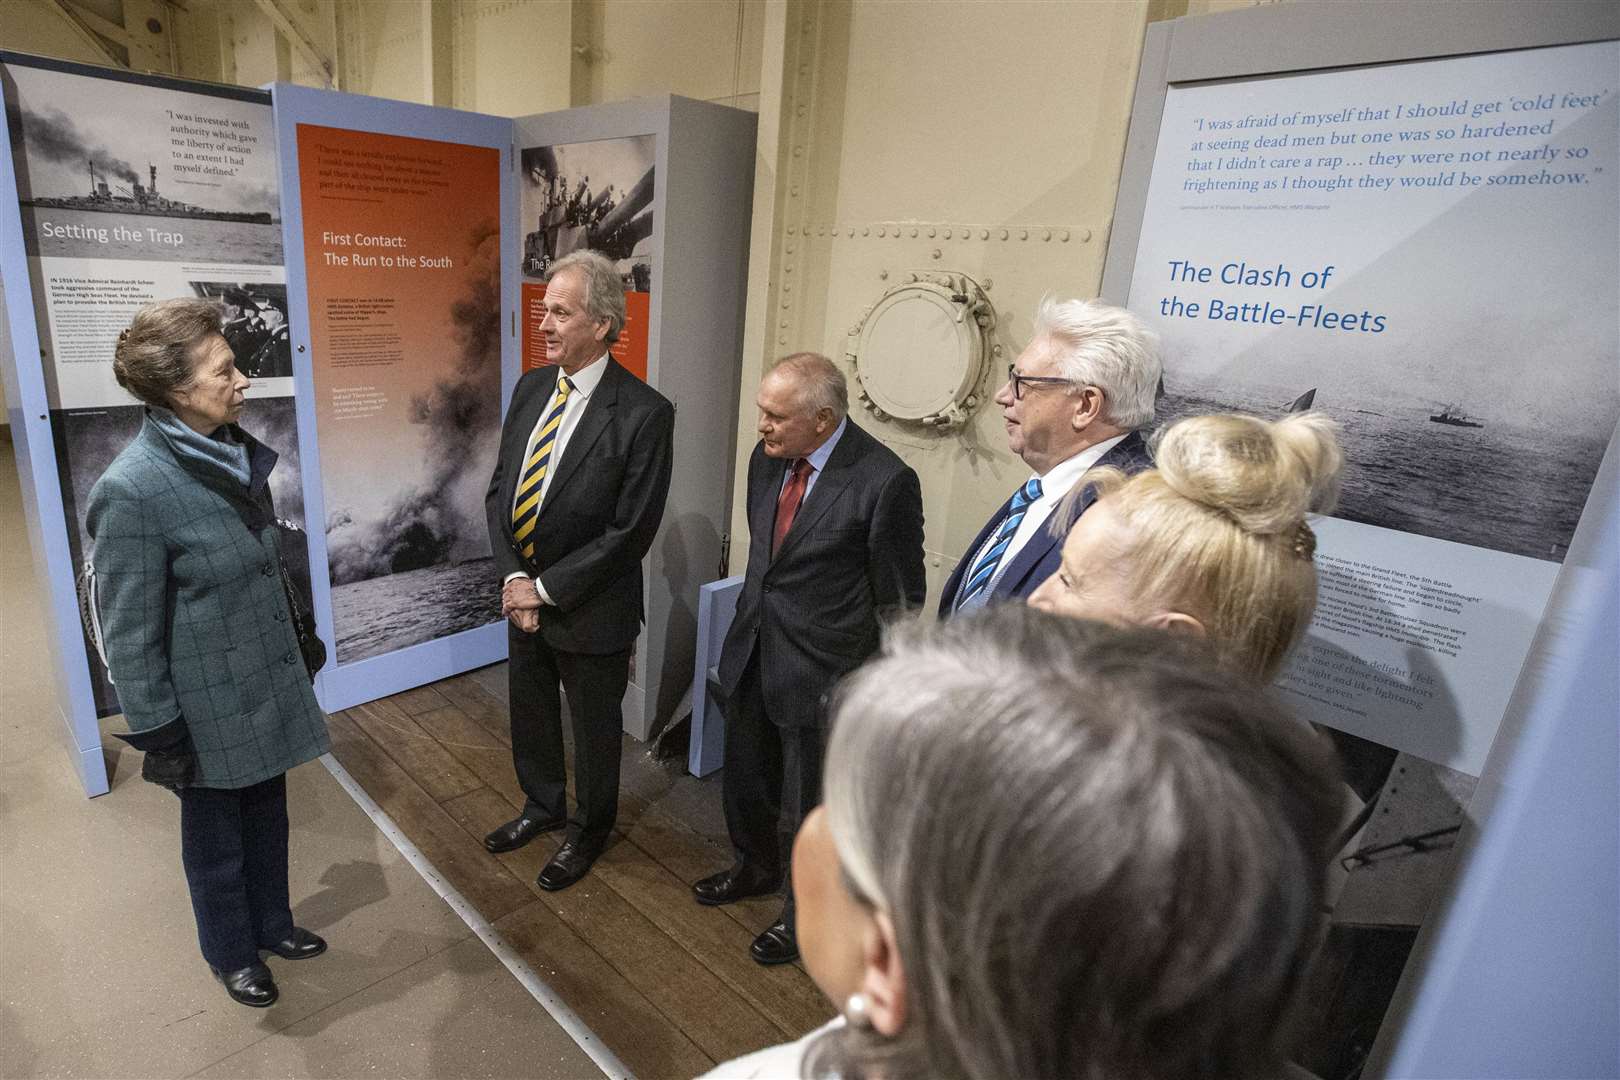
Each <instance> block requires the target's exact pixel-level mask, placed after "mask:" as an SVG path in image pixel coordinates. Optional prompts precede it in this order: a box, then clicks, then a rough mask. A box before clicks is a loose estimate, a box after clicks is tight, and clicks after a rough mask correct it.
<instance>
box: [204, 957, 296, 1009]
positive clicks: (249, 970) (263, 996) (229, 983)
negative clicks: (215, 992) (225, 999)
mask: <svg viewBox="0 0 1620 1080" xmlns="http://www.w3.org/2000/svg"><path fill="white" fill-rule="evenodd" d="M209 970H210V971H212V972H213V973H214V978H216V979H218V980H219V981H220V982H221V983H223V984H224V986H225V992H226V993H227V994H229V995H231V1000H232V1001H234V1002H237V1003H238V1004H241V1005H248V1006H251V1007H253V1008H255V1009H266V1008H269V1007H270V1006H271V1005H274V1004H275V1003H276V999H277V998H278V997H280V996H281V991H280V990H277V989H276V980H275V979H273V978H271V976H270V969H269V968H267V967H265V966H264V965H263V964H249V965H248V966H247V967H245V968H242V969H241V970H240V971H220V970H219V969H218V968H209Z"/></svg>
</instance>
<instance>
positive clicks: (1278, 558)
mask: <svg viewBox="0 0 1620 1080" xmlns="http://www.w3.org/2000/svg"><path fill="white" fill-rule="evenodd" d="M1336 431H1337V425H1335V424H1334V422H1333V421H1332V420H1331V419H1329V418H1328V417H1327V416H1326V415H1324V414H1322V413H1318V412H1307V413H1296V414H1294V415H1291V416H1287V417H1284V418H1283V419H1281V420H1276V421H1267V420H1261V419H1259V418H1258V417H1253V416H1241V415H1237V414H1222V415H1216V416H1194V417H1188V418H1186V419H1183V420H1179V421H1177V422H1176V423H1174V424H1171V425H1170V426H1169V427H1167V428H1165V429H1163V430H1162V431H1160V432H1159V434H1158V435H1157V436H1156V438H1155V440H1154V451H1153V459H1154V465H1155V467H1154V468H1153V469H1149V470H1147V471H1145V472H1140V473H1137V474H1136V475H1134V476H1130V477H1127V476H1125V475H1123V474H1121V473H1117V472H1114V471H1113V470H1100V471H1099V472H1094V473H1091V474H1088V475H1087V477H1086V482H1087V483H1088V484H1094V485H1095V487H1096V490H1097V494H1098V498H1097V501H1096V503H1095V504H1094V505H1093V506H1092V507H1091V509H1090V510H1089V511H1087V512H1086V514H1085V515H1084V516H1083V517H1081V518H1080V521H1079V523H1078V524H1077V525H1076V526H1075V527H1074V529H1073V530H1072V531H1071V532H1070V533H1069V536H1068V539H1067V540H1066V541H1065V543H1064V545H1063V561H1062V563H1061V565H1060V566H1059V568H1058V571H1057V573H1055V574H1053V575H1052V576H1051V577H1049V578H1047V579H1046V581H1045V582H1043V583H1042V584H1041V586H1040V587H1039V588H1038V589H1036V591H1035V592H1034V593H1033V594H1032V595H1031V596H1030V598H1029V603H1030V604H1031V605H1032V606H1034V607H1037V608H1041V609H1044V610H1046V611H1051V612H1054V613H1056V614H1060V615H1070V616H1074V617H1077V618H1091V619H1103V620H1105V621H1109V622H1116V623H1126V624H1133V625H1140V626H1150V627H1157V628H1159V629H1162V630H1166V631H1168V632H1170V633H1173V634H1177V633H1179V634H1188V635H1193V636H1197V637H1202V638H1206V639H1207V640H1208V644H1209V645H1210V647H1211V648H1212V649H1213V651H1214V653H1215V654H1216V656H1218V657H1219V658H1220V660H1221V661H1222V662H1223V663H1225V664H1226V665H1227V666H1228V667H1230V668H1231V669H1233V670H1235V671H1238V672H1241V673H1244V674H1246V675H1249V676H1251V677H1253V678H1255V679H1257V680H1261V681H1265V682H1269V681H1270V680H1272V679H1274V678H1275V677H1276V675H1277V673H1278V671H1279V670H1281V668H1282V664H1283V661H1284V660H1285V659H1286V658H1287V657H1288V654H1289V651H1290V650H1292V649H1293V647H1294V646H1295V645H1296V644H1297V643H1298V641H1299V639H1300V638H1301V637H1302V636H1303V635H1304V633H1305V628H1306V626H1308V625H1309V624H1310V621H1311V615H1312V613H1313V612H1314V611H1315V610H1316V567H1315V564H1314V562H1313V556H1314V554H1315V551H1316V536H1315V534H1314V533H1312V532H1311V527H1310V524H1309V522H1308V520H1307V519H1308V517H1309V516H1310V515H1312V514H1324V513H1327V512H1329V511H1330V510H1332V509H1333V505H1334V503H1335V501H1336V500H1337V497H1338V487H1339V474H1340V472H1341V470H1342V468H1343V465H1344V457H1343V455H1342V454H1341V452H1340V450H1339V443H1338V438H1337V436H1336V434H1335V433H1336Z"/></svg>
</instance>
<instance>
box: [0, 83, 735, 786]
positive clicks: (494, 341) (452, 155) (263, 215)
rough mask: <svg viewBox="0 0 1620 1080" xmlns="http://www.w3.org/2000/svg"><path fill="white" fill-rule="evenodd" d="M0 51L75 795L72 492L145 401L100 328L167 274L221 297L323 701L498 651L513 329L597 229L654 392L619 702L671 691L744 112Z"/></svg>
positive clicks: (3, 265) (659, 697)
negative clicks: (308, 83) (651, 517)
mask: <svg viewBox="0 0 1620 1080" xmlns="http://www.w3.org/2000/svg"><path fill="white" fill-rule="evenodd" d="M0 74H3V78H4V86H5V97H6V106H7V117H6V118H7V125H8V139H7V148H6V151H5V153H6V160H4V161H0V174H3V176H0V230H4V233H3V239H4V241H5V242H4V253H3V257H0V271H3V279H0V280H3V284H4V294H3V295H4V296H5V297H6V298H7V301H8V302H7V305H6V309H5V312H6V318H7V325H8V330H9V334H10V340H11V342H12V345H13V353H14V356H15V362H14V363H12V364H9V365H7V367H6V370H5V379H6V384H5V385H6V392H7V400H8V402H9V403H10V407H11V415H10V418H9V419H10V421H11V427H12V432H13V438H14V442H15V444H16V447H17V459H18V465H19V469H20V471H21V473H22V474H23V475H22V478H23V489H24V500H25V507H26V510H27V515H28V522H29V528H30V535H31V538H32V539H33V541H34V545H33V546H34V552H35V556H36V559H37V561H38V566H39V570H38V572H39V576H40V579H41V580H42V581H44V582H46V583H47V584H48V591H49V596H50V600H51V620H52V625H51V628H50V631H51V634H50V637H51V642H52V646H53V648H52V660H53V663H54V665H55V666H56V669H57V670H56V671H55V673H54V674H55V678H56V682H57V684H58V688H59V694H58V696H59V700H61V701H62V702H63V703H64V716H63V718H62V719H63V729H64V731H65V733H66V736H67V741H68V742H69V744H70V752H71V754H72V756H73V758H74V762H75V767H76V768H77V769H78V771H79V773H80V776H81V780H82V782H83V785H84V788H85V791H86V793H87V794H89V795H97V794H101V793H103V792H105V791H106V790H107V777H106V768H105V764H104V761H103V757H102V749H101V737H100V732H99V725H98V720H99V719H100V718H101V717H105V716H108V715H111V714H113V713H116V712H117V711H118V704H117V697H116V688H114V687H113V686H112V685H111V683H110V681H109V679H108V676H107V672H106V668H105V665H104V664H103V663H102V661H101V659H100V656H99V654H98V650H97V645H96V641H95V637H96V630H95V626H94V619H93V617H91V615H92V612H93V604H91V603H88V602H86V598H85V597H82V596H81V595H79V594H80V592H81V591H83V590H82V589H81V587H80V586H81V585H82V584H83V579H84V578H85V574H84V570H85V568H86V567H87V565H88V562H89V558H88V555H89V546H88V538H87V537H86V536H85V534H84V528H83V515H84V508H83V502H84V499H85V496H86V495H87V494H88V491H89V489H90V487H91V485H93V484H94V482H95V480H96V479H97V477H98V476H99V475H100V473H101V471H102V469H104V468H105V467H106V465H107V464H108V462H110V461H111V459H112V457H113V456H114V455H116V453H117V452H118V450H119V449H121V448H122V446H123V445H124V444H125V443H126V442H127V441H128V439H129V437H131V435H132V434H133V432H134V431H135V429H136V428H137V427H138V426H139V423H140V417H141V407H140V406H139V405H138V404H137V403H136V402H135V401H134V399H133V398H131V397H130V396H129V395H128V394H127V393H125V392H124V391H123V390H122V389H121V388H119V387H118V386H117V385H116V382H115V380H114V379H113V377H112V364H111V361H112V353H113V344H114V342H115V339H116V337H117V334H118V332H119V331H120V330H121V329H122V328H123V327H124V326H125V325H127V323H128V321H129V318H130V316H131V315H132V314H133V313H134V312H135V311H136V310H138V309H139V308H140V307H141V306H142V305H144V304H145V303H148V302H150V301H153V300H158V299H167V298H171V297H175V296H199V297H209V298H216V299H218V300H220V301H221V302H223V303H224V304H225V305H226V310H227V313H228V322H227V325H226V338H227V341H228V342H229V343H230V344H231V346H232V348H233V351H234V352H235V354H236V360H237V366H238V368H239V369H240V370H242V371H243V372H244V373H245V374H246V375H248V377H249V378H250V379H251V380H252V381H253V386H252V388H251V389H250V390H249V392H248V397H249V399H250V402H249V408H248V412H247V414H246V416H245V417H244V424H245V426H246V427H247V428H249V429H250V430H252V431H253V432H254V433H255V434H256V435H257V436H259V437H260V438H261V439H263V440H264V441H265V442H266V443H268V444H270V445H271V446H272V447H273V448H274V449H276V450H277V451H278V452H279V453H280V455H281V464H280V466H279V467H278V469H277V471H276V473H275V474H274V476H273V480H274V483H275V490H274V496H275V500H276V506H277V510H278V514H279V515H280V516H281V517H282V518H283V519H284V521H285V523H286V524H288V525H289V526H291V527H292V528H293V530H294V531H292V532H290V533H289V534H288V535H289V536H291V537H293V538H294V539H295V540H296V538H297V537H298V536H299V535H300V531H301V532H302V533H303V534H304V535H306V536H307V552H306V551H305V550H297V551H294V552H292V553H291V554H292V555H293V557H292V558H291V559H290V560H289V561H290V562H291V563H292V571H293V573H294V575H295V576H297V577H298V578H299V579H300V584H302V583H303V580H304V578H305V573H306V571H305V568H304V563H305V556H306V554H307V559H308V571H307V582H308V588H309V591H310V594H311V595H312V597H313V600H314V604H313V607H314V614H315V622H316V626H317V630H318V633H319V635H320V637H321V638H322V640H323V641H324V642H325V643H326V646H327V650H328V662H327V664H326V666H325V667H324V668H323V669H322V670H321V672H320V673H319V674H318V675H317V677H316V686H315V689H316V694H317V697H318V698H319V699H320V701H321V704H322V706H323V707H324V708H326V709H328V710H329V711H335V710H338V709H343V708H347V707H349V706H351V705H355V704H358V703H361V702H365V701H369V700H372V699H375V698H378V697H382V696H386V695H388V694H393V693H398V692H400V691H402V690H406V689H409V688H411V687H414V686H418V685H421V684H423V683H427V682H430V681H433V680H436V679H440V678H444V677H447V676H450V675H453V674H456V673H459V672H463V671H467V670H470V669H472V668H475V667H479V666H482V665H485V664H489V663H492V662H495V661H497V660H500V659H503V658H504V657H505V652H506V628H505V625H504V620H502V619H501V616H500V606H499V587H500V583H499V581H497V580H495V574H494V571H493V568H492V566H493V564H492V561H491V558H490V551H489V540H488V536H487V532H486V525H485V517H484V511H483V499H484V493H485V490H486V489H487V486H488V480H489V476H490V472H491V470H492V468H493V462H494V454H495V450H496V443H497V441H498V438H499V431H500V424H501V418H502V414H503V411H504V408H505V405H506V402H507V401H508V400H509V399H510V396H511V392H512V388H513V386H514V384H515V383H516V380H517V378H518V376H519V375H520V374H521V371H522V370H524V365H525V360H524V350H525V347H526V345H527V347H528V348H529V349H530V356H531V360H530V361H529V362H530V364H531V366H532V363H533V359H532V357H533V355H534V334H535V329H536V324H537V323H538V317H537V316H535V317H532V318H531V315H530V310H531V309H530V308H529V307H528V306H527V303H528V302H529V301H532V299H533V298H534V297H536V296H538V295H541V294H543V282H542V281H541V278H542V277H543V274H544V271H545V269H546V266H547V265H548V263H549V261H550V260H552V259H554V258H556V257H559V256H560V255H562V254H566V253H567V252H568V251H572V250H576V249H579V248H584V247H598V248H600V249H602V250H605V251H606V252H607V253H608V254H609V256H610V257H611V258H613V259H614V261H615V262H616V264H617V265H618V267H619V269H620V271H621V274H622V276H623V279H624V281H625V288H626V293H627V301H628V303H629V308H630V325H629V327H628V328H627V332H626V335H625V341H624V342H623V343H621V345H620V346H619V347H618V348H617V350H616V355H617V354H619V353H623V354H624V355H622V356H620V359H621V360H622V361H623V362H625V363H626V365H627V366H628V367H630V368H631V370H632V371H634V372H635V373H636V374H637V375H638V376H640V377H642V378H644V379H646V380H647V381H648V382H649V383H651V384H652V385H654V386H655V387H657V388H658V389H659V390H660V391H661V392H663V393H664V394H665V395H666V396H667V397H669V398H670V399H671V400H672V401H674V402H675V404H676V407H677V421H676V433H675V440H676V454H677V471H676V478H675V481H674V483H673V485H672V487H671V491H670V496H669V503H668V510H667V513H666V516H665V523H664V528H663V529H662V530H661V532H660V534H659V537H658V539H657V540H656V541H655V545H654V549H653V552H652V553H651V554H650V555H649V558H648V571H649V572H648V574H647V579H648V584H647V595H646V596H645V597H644V601H645V608H646V612H647V617H646V626H645V628H644V630H643V633H642V636H641V639H640V641H639V642H638V644H637V650H636V660H635V663H634V667H633V671H632V680H631V686H630V689H629V691H628V693H627V697H626V706H627V708H626V716H625V724H626V730H627V731H629V732H630V733H631V734H633V735H636V736H637V737H639V738H646V737H648V736H649V735H650V734H651V733H653V732H654V731H655V730H656V729H657V727H658V726H660V725H661V724H664V723H667V722H669V721H670V720H671V719H673V718H674V717H675V716H676V715H678V714H679V710H680V709H681V708H682V707H683V706H684V703H685V695H687V694H688V693H689V682H690V670H691V663H692V650H693V641H694V637H695V633H696V613H695V608H696V597H697V590H698V587H699V585H700V584H701V583H702V582H703V581H706V580H708V579H709V578H711V577H713V576H714V575H713V573H712V571H713V568H714V567H716V566H718V565H719V563H720V559H721V546H722V541H721V533H722V530H723V528H724V523H725V522H726V521H727V520H728V509H727V507H728V503H729V498H730V468H731V458H732V454H731V446H730V432H731V431H732V429H733V428H734V426H735V414H736V407H737V402H736V394H737V370H738V367H739V351H740V347H741V328H742V304H743V289H744V283H745V279H746V260H747V230H748V224H749V208H750V201H751V195H752V169H753V133H754V125H755V118H754V117H753V115H752V114H749V113H744V112H741V111H739V110H735V109H728V108H723V107H719V106H713V105H708V104H705V103H701V102H692V101H687V100H684V99H680V98H675V97H665V98H658V99H650V100H647V101H640V102H630V103H625V104H623V105H613V106H599V107H593V108H588V109H577V110H568V111H565V112H561V113H549V114H537V115H535V116H530V117H524V118H521V119H518V120H512V119H509V118H505V117H493V116H483V115H477V114H470V113H464V112H457V111H454V110H449V109H439V108H431V107H426V106H418V105H412V104H407V103H402V102H394V101H385V100H381V99H374V98H364V97H358V96H355V95H348V94H341V93H334V92H330V91H320V90H312V89H308V88H304V87H298V86H292V85H286V84H277V85H275V86H274V87H272V88H271V89H270V90H269V91H268V92H264V91H255V90H246V89H241V88H237V87H221V86H213V85H208V84H199V83H193V82H188V81H185V80H176V79H163V78H156V77H150V76H140V75H131V74H128V73H115V72H110V71H105V70H103V69H98V68H88V67H84V66H81V65H74V64H67V63H61V62H57V61H51V60H44V59H40V58H36V57H28V56H22V55H18V54H10V53H5V54H0ZM592 173H594V174H595V176H596V179H595V180H594V181H593V180H590V179H588V177H589V176H590V175H591V174H592ZM565 185H566V186H565ZM13 208H15V210H13ZM676 267H678V268H679V270H678V272H676V271H675V270H674V269H672V268H676ZM666 299H667V300H670V301H673V303H665V302H664V301H665V300H666ZM36 356H37V357H39V362H38V363H37V364H36V363H35V362H34V357H36ZM716 431H721V432H726V433H727V434H726V437H725V438H724V439H716V438H714V432H716ZM284 546H285V547H289V548H301V545H298V544H297V543H293V544H290V545H285V544H284Z"/></svg>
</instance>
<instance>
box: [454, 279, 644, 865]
mask: <svg viewBox="0 0 1620 1080" xmlns="http://www.w3.org/2000/svg"><path fill="white" fill-rule="evenodd" d="M546 280H547V282H548V284H547V286H546V296H545V309H546V314H545V319H544V320H543V321H542V322H541V324H540V332H541V334H542V335H543V336H544V338H545V344H546V359H547V360H548V361H550V364H549V365H548V366H547V367H544V368H541V369H539V370H536V371H531V372H529V373H528V374H526V375H524V376H523V377H522V378H521V379H519V380H518V384H517V388H516V389H515V390H514V391H513V393H512V404H511V406H510V408H508V410H507V413H506V423H505V425H504V427H503V428H502V431H501V448H500V454H499V456H498V458H497V461H496V465H495V474H494V476H493V477H492V478H491V480H490V484H489V495H488V496H487V497H486V499H485V509H486V512H487V513H488V516H489V535H490V546H491V548H492V549H493V551H494V554H495V565H496V567H497V568H498V569H499V570H500V572H501V574H502V576H503V577H504V578H505V583H504V586H503V588H502V593H501V600H502V603H501V608H502V611H503V613H504V614H505V615H506V616H507V618H508V620H509V621H510V622H511V626H510V627H509V628H508V633H507V636H508V641H509V644H510V650H511V651H510V665H509V673H508V678H509V680H510V682H509V685H510V688H511V694H510V697H511V713H512V760H513V764H514V765H515V767H516V769H517V776H518V783H519V784H520V785H521V786H522V788H523V793H524V795H525V796H526V797H527V801H526V803H525V804H524V807H523V812H522V813H521V814H519V815H518V816H517V817H516V818H514V819H513V820H511V821H508V822H506V823H505V824H504V825H501V826H499V827H498V828H496V829H495V830H494V831H492V832H491V833H490V834H489V835H488V836H486V837H485V838H484V846H485V847H487V848H488V849H489V850H490V851H495V852H500V851H511V850H512V849H514V848H518V847H522V846H523V845H524V844H527V843H528V842H529V841H530V840H532V839H534V838H535V837H536V836H538V835H539V834H540V833H543V832H547V831H550V830H552V829H560V828H563V827H564V826H567V830H568V831H567V835H566V839H565V840H564V842H563V844H562V846H561V847H560V848H558V849H557V852H556V854H555V855H553V856H552V857H551V861H550V862H548V863H547V864H546V866H545V869H543V870H541V871H540V877H539V884H540V886H541V887H542V888H545V889H553V890H555V889H565V888H567V887H568V886H570V885H572V884H574V882H576V881H578V880H579V879H580V878H582V877H584V876H585V874H586V872H587V871H589V870H590V868H591V864H592V863H593V862H595V861H596V857H597V856H598V855H599V854H601V851H602V848H603V847H604V846H605V845H606V844H607V840H608V835H609V833H611V831H612V829H613V822H614V819H615V817H616V815H617V813H618V806H619V748H620V739H621V734H622V730H623V727H624V718H623V715H622V713H621V710H620V701H621V699H622V698H623V697H624V691H625V686H626V684H627V683H628V682H629V678H630V648H631V646H632V645H633V644H634V643H635V640H636V635H637V633H638V632H639V630H640V626H641V619H642V596H641V594H642V575H641V560H642V557H643V556H645V555H646V554H647V550H648V548H650V547H651V546H652V542H653V536H654V534H655V533H656V532H657V531H658V523H659V521H660V520H661V519H662V518H663V515H664V497H665V496H666V495H667V494H668V493H669V475H670V466H671V460H672V458H673V449H672V434H673V431H674V423H675V410H674V407H673V406H671V405H670V403H669V402H668V401H667V400H666V399H665V398H664V397H663V395H661V394H659V393H658V391H656V390H654V389H653V388H652V387H650V386H648V385H647V384H646V383H644V382H642V381H641V380H640V379H637V378H636V377H635V376H634V375H631V374H630V373H629V372H628V371H626V370H625V369H624V368H623V367H621V366H620V365H619V363H618V362H617V361H615V360H614V359H613V358H612V357H611V356H609V355H608V346H609V345H611V344H613V342H614V341H616V340H617V339H618V336H619V332H620V331H621V330H622V329H623V328H624V319H625V314H624V287H623V284H622V283H621V281H620V278H619V274H618V271H617V270H616V269H615V268H614V266H613V263H612V262H610V261H609V260H608V259H606V258H605V257H603V256H602V255H600V254H598V253H597V252H594V251H579V252H575V253H573V254H571V255H568V256H565V257H564V258H561V259H558V260H557V261H556V262H555V263H553V264H552V266H551V269H550V271H549V272H548V274H547V275H546ZM559 685H560V686H561V688H562V691H563V692H564V693H566V694H567V695H568V715H569V719H570V720H571V722H572V724H573V728H574V791H575V802H576V809H575V813H574V815H573V816H572V817H569V816H568V813H567V802H566V796H565V790H566V787H567V773H566V771H565V766H564V760H563V738H562V708H561V702H560V701H559V699H558V692H557V691H558V686H559Z"/></svg>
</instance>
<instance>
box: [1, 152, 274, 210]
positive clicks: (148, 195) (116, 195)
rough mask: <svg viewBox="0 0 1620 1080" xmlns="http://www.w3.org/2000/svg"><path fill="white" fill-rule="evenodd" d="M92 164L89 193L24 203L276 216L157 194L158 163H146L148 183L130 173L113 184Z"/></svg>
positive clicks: (82, 207)
mask: <svg viewBox="0 0 1620 1080" xmlns="http://www.w3.org/2000/svg"><path fill="white" fill-rule="evenodd" d="M85 164H86V165H88V166H89V168H90V194H88V195H45V196H40V197H39V198H35V199H24V200H22V202H23V205H25V206H38V207H48V208H54V209H61V210H90V211H97V212H100V213H107V214H146V215H148V216H151V217H171V218H192V219H201V220H205V221H245V222H249V223H251V224H254V225H273V224H275V218H273V217H272V216H271V215H270V214H269V213H268V212H267V211H264V210H210V209H208V208H207V207H203V206H193V205H191V204H190V203H184V202H180V201H179V200H178V199H170V198H166V197H164V196H162V195H159V194H158V187H157V166H156V165H150V164H149V165H147V170H148V178H149V181H150V182H149V183H147V184H142V183H141V181H140V178H139V177H138V176H136V175H134V174H133V173H131V174H130V175H129V176H128V177H127V179H128V180H129V186H128V187H125V186H123V185H118V186H114V185H112V184H109V183H108V182H107V177H106V170H105V169H103V171H102V174H101V175H99V176H98V175H97V174H96V163H95V162H94V161H87V162H85Z"/></svg>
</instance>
